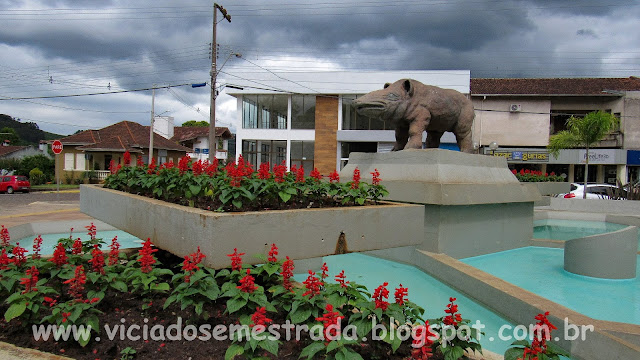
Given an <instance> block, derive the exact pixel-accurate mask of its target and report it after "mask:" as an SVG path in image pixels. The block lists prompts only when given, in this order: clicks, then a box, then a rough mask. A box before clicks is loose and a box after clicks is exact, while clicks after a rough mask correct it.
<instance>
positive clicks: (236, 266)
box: [227, 248, 245, 271]
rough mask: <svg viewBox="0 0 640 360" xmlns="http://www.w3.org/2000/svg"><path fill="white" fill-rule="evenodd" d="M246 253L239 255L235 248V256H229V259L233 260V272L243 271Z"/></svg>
mask: <svg viewBox="0 0 640 360" xmlns="http://www.w3.org/2000/svg"><path fill="white" fill-rule="evenodd" d="M244 254H245V253H239V254H238V249H237V248H234V249H233V254H227V256H228V257H230V258H231V271H236V270H237V271H240V270H242V257H241V256H242V255H244Z"/></svg>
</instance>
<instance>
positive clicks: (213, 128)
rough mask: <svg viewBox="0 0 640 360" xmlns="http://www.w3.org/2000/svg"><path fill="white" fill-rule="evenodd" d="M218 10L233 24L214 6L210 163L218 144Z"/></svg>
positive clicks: (224, 14) (228, 18) (226, 17)
mask: <svg viewBox="0 0 640 360" xmlns="http://www.w3.org/2000/svg"><path fill="white" fill-rule="evenodd" d="M218 10H220V13H221V14H222V16H223V17H224V18H225V19H226V20H227V21H228V22H231V15H229V14H227V10H225V8H223V7H222V6H220V5H218V4H216V3H214V4H213V36H212V40H211V109H210V110H209V118H210V119H209V162H213V160H214V159H215V157H216V149H217V148H218V144H217V143H216V96H217V95H216V78H217V72H218V71H217V69H216V57H217V56H218V55H217V51H216V50H217V49H216V47H217V46H218V44H217V43H216V25H217V23H218Z"/></svg>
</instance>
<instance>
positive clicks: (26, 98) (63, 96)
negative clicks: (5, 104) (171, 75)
mask: <svg viewBox="0 0 640 360" xmlns="http://www.w3.org/2000/svg"><path fill="white" fill-rule="evenodd" d="M187 85H191V84H179V85H165V86H156V87H149V88H143V89H131V90H119V91H105V92H97V93H88V94H70V95H50V96H32V97H12V98H0V101H6V100H32V99H56V98H70V97H80V96H94V95H107V94H121V93H129V92H137V91H148V90H153V89H167V88H171V87H178V86H187Z"/></svg>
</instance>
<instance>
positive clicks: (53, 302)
mask: <svg viewBox="0 0 640 360" xmlns="http://www.w3.org/2000/svg"><path fill="white" fill-rule="evenodd" d="M57 302H58V300H56V299H54V298H50V297H48V296H45V297H44V301H43V303H42V304H44V303H48V305H49V307H54V306H55V305H56V303H57Z"/></svg>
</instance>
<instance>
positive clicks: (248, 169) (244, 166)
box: [238, 154, 253, 177]
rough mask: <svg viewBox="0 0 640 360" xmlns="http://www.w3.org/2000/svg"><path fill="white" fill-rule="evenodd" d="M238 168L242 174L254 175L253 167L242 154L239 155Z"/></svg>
mask: <svg viewBox="0 0 640 360" xmlns="http://www.w3.org/2000/svg"><path fill="white" fill-rule="evenodd" d="M238 169H239V170H240V176H246V177H251V175H253V167H252V166H251V164H249V163H248V162H246V161H244V157H243V156H242V154H241V155H240V156H239V157H238Z"/></svg>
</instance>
